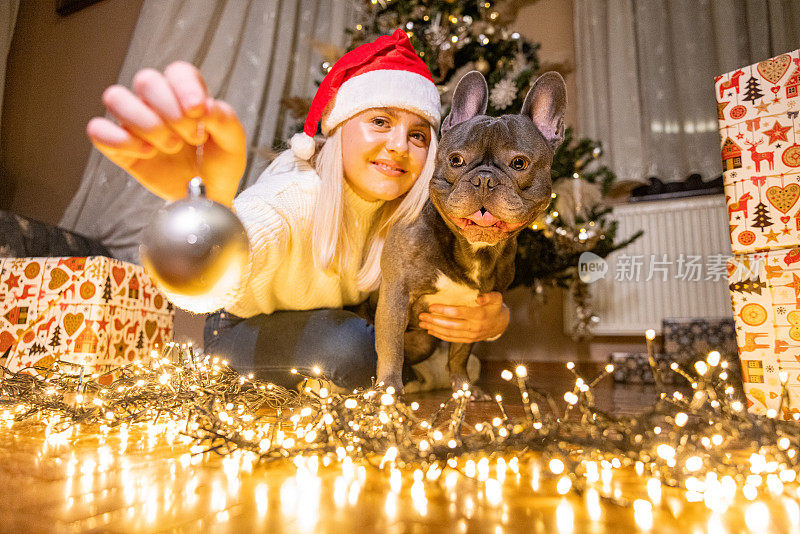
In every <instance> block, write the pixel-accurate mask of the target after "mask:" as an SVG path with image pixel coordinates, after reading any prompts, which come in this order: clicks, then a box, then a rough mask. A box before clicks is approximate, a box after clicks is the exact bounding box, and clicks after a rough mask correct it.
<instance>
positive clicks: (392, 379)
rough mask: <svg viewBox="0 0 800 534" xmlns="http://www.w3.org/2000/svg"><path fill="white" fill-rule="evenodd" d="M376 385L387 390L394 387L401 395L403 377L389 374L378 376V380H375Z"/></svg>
mask: <svg viewBox="0 0 800 534" xmlns="http://www.w3.org/2000/svg"><path fill="white" fill-rule="evenodd" d="M375 385H376V387H377V388H378V389H383V390H387V389H389V388H390V387H391V388H394V392H395V394H397V395H401V394H402V393H403V379H402V378H400V376H398V375H388V376H385V377H378V380H377V381H376V382H375Z"/></svg>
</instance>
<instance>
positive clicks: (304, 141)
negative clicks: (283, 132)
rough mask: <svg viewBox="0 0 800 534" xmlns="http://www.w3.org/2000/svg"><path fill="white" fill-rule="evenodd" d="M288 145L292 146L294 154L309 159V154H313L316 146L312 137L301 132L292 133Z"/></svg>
mask: <svg viewBox="0 0 800 534" xmlns="http://www.w3.org/2000/svg"><path fill="white" fill-rule="evenodd" d="M289 145H290V146H291V147H292V152H294V155H295V156H297V157H298V158H300V159H305V160H308V159H311V156H313V155H314V150H315V149H316V148H317V147H316V143H315V142H314V138H313V137H310V136H309V135H307V134H305V133H303V132H300V133H296V134H294V135H293V136H292V139H291V141H289Z"/></svg>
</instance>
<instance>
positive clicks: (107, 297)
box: [102, 275, 111, 302]
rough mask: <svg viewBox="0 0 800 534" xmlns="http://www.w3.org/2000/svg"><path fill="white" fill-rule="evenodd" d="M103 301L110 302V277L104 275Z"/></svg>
mask: <svg viewBox="0 0 800 534" xmlns="http://www.w3.org/2000/svg"><path fill="white" fill-rule="evenodd" d="M102 298H103V300H105V301H106V302H108V301H109V300H111V277H110V276H108V275H106V283H105V284H104V285H103V297H102Z"/></svg>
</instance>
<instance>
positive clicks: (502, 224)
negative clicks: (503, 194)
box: [452, 210, 523, 232]
mask: <svg viewBox="0 0 800 534" xmlns="http://www.w3.org/2000/svg"><path fill="white" fill-rule="evenodd" d="M452 220H453V222H454V223H455V224H456V226H458V227H459V228H460V229H462V230H463V229H465V228H468V227H471V226H472V227H477V228H475V230H478V229H486V230H491V229H495V230H499V231H501V232H511V231H512V230H516V229H517V228H519V227H520V226H522V225H523V223H509V222H506V221H503V220H500V219H498V218H497V217H495V216H494V215H492V213H491V212H490V211H488V210H478V211H476V212H475V213H473V214H472V215H470V216H469V217H460V218H453V219H452Z"/></svg>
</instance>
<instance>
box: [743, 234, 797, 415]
mask: <svg viewBox="0 0 800 534" xmlns="http://www.w3.org/2000/svg"><path fill="white" fill-rule="evenodd" d="M728 273H729V282H730V290H731V303H732V305H733V315H734V320H735V321H736V339H737V343H738V345H739V358H740V360H741V368H742V381H743V383H744V391H745V394H746V396H747V405H748V409H749V410H750V411H751V412H753V413H758V414H766V413H767V410H769V409H770V408H772V409H775V410H778V408H779V405H780V400H781V392H782V387H781V381H780V373H781V371H786V373H787V374H788V382H787V385H788V390H789V397H790V403H791V406H790V408H789V407H787V406H785V405H784V407H783V410H782V413H781V415H782V416H783V417H784V418H789V417H790V416H791V415H792V413H798V412H800V247H797V248H793V249H788V250H774V251H769V252H763V253H753V254H747V255H742V256H735V257H734V258H732V259H731V260H730V261H729V262H728Z"/></svg>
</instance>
